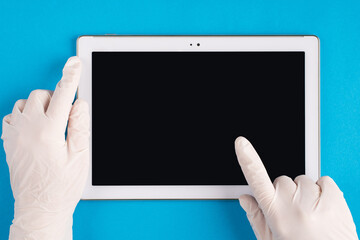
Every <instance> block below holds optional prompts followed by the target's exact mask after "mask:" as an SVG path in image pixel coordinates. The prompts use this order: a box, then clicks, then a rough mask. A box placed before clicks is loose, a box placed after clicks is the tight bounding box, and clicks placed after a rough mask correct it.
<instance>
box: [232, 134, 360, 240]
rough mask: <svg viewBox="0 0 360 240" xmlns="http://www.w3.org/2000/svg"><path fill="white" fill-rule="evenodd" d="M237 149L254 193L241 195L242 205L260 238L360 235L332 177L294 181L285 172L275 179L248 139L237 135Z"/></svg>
mask: <svg viewBox="0 0 360 240" xmlns="http://www.w3.org/2000/svg"><path fill="white" fill-rule="evenodd" d="M235 149H236V155H237V158H238V160H239V163H240V166H241V169H242V171H243V173H244V176H245V178H246V180H247V182H248V184H249V186H250V188H251V190H252V192H253V195H254V197H252V196H250V195H243V196H241V197H240V199H239V200H240V205H241V206H242V208H243V209H244V210H245V212H246V214H247V217H248V219H249V221H250V224H251V226H252V228H253V230H254V232H255V235H256V237H257V239H260V240H272V239H278V240H280V239H281V240H285V239H286V240H289V239H294V240H297V239H299V240H312V239H314V240H315V239H316V240H322V239H336V240H340V239H341V240H345V239H346V240H350V239H351V240H355V239H358V236H357V234H356V228H355V224H354V221H353V219H352V216H351V213H350V210H349V208H348V206H347V204H346V202H345V199H344V197H343V193H342V192H341V191H340V189H339V188H338V186H337V185H336V184H335V182H334V181H333V180H332V179H331V178H330V177H322V178H320V179H319V180H318V181H317V182H316V183H315V182H314V181H312V180H311V179H310V178H309V177H307V176H305V175H301V176H298V177H297V178H295V180H294V181H292V180H291V178H289V177H286V176H281V177H278V178H277V179H276V180H275V181H274V183H271V180H270V178H269V176H268V174H267V172H266V169H265V167H264V165H263V163H262V161H261V160H260V157H259V156H258V154H257V153H256V151H255V149H254V148H253V146H252V145H251V143H250V142H249V141H248V140H246V139H245V138H244V137H239V138H237V139H236V141H235ZM279 151H281V149H279Z"/></svg>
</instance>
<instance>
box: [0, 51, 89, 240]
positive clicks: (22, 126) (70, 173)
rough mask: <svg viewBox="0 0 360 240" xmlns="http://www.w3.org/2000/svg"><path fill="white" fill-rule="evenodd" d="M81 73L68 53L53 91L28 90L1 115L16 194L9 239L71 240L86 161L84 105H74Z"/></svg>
mask: <svg viewBox="0 0 360 240" xmlns="http://www.w3.org/2000/svg"><path fill="white" fill-rule="evenodd" d="M80 73H81V62H80V60H79V58H78V57H71V58H70V59H69V60H68V61H67V63H66V65H65V67H64V70H63V77H62V79H61V81H60V82H59V83H58V84H57V86H56V90H55V92H54V93H53V92H51V91H47V90H35V91H33V92H31V94H30V96H29V98H28V99H27V100H18V101H17V102H16V103H15V106H14V108H13V111H12V113H11V114H9V115H7V116H5V117H4V119H3V134H2V139H3V141H4V148H5V152H6V161H7V164H8V166H9V171H10V183H11V188H12V191H13V195H14V198H15V209H14V220H13V222H12V225H11V227H10V236H9V239H16V240H18V239H29V240H33V239H34V240H35V239H36V240H43V239H44V240H45V239H46V240H49V239H51V240H57V239H61V240H65V239H66V240H69V239H72V215H73V212H74V210H75V207H76V205H77V203H78V202H79V200H80V197H81V194H82V191H83V188H84V185H85V182H86V179H87V174H88V165H89V112H88V105H87V103H86V102H85V101H82V100H79V99H78V100H76V101H75V103H74V105H72V102H73V100H74V97H75V92H76V89H77V86H78V83H79V79H80ZM66 128H67V137H66V139H65V130H66Z"/></svg>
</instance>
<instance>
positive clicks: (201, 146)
mask: <svg viewBox="0 0 360 240" xmlns="http://www.w3.org/2000/svg"><path fill="white" fill-rule="evenodd" d="M77 55H78V56H79V57H80V59H81V61H82V63H83V73H82V76H81V80H80V84H79V89H78V97H79V98H82V99H85V100H86V101H87V102H88V103H89V104H90V114H91V144H90V153H91V154H90V155H91V157H90V172H89V178H88V181H87V184H86V187H85V190H84V194H83V199H236V198H238V197H239V196H240V195H241V194H244V193H251V192H250V189H249V187H248V186H247V183H246V180H245V178H244V176H243V174H242V172H241V169H240V166H239V164H238V161H237V159H236V155H235V150H234V141H235V139H236V138H237V137H238V136H245V137H246V138H247V139H249V141H250V142H251V143H252V144H253V145H254V147H255V149H256V150H257V152H258V153H259V155H260V157H261V159H262V161H263V162H264V165H265V167H266V169H267V171H268V173H269V176H270V178H271V179H272V180H274V179H275V178H276V177H278V176H280V175H288V176H290V177H291V178H295V177H296V176H298V175H301V174H306V175H308V176H309V177H311V178H312V179H313V180H317V179H318V177H319V175H320V168H319V163H320V157H319V40H318V38H317V37H315V36H123V35H120V36H81V37H79V38H78V40H77Z"/></svg>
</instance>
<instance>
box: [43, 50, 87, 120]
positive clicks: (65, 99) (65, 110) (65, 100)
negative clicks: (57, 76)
mask: <svg viewBox="0 0 360 240" xmlns="http://www.w3.org/2000/svg"><path fill="white" fill-rule="evenodd" d="M80 74H81V62H80V59H79V58H78V57H76V56H75V57H71V58H69V60H68V61H67V62H66V64H65V67H64V69H63V76H62V78H61V80H60V81H59V82H58V84H57V86H56V89H55V91H54V94H53V96H52V98H51V101H50V103H49V107H48V109H47V111H46V115H47V116H48V117H50V118H53V119H59V120H60V121H62V122H63V124H64V125H66V123H67V120H68V118H69V113H70V110H71V107H72V102H73V101H74V98H75V93H76V90H77V87H78V84H79V80H80Z"/></svg>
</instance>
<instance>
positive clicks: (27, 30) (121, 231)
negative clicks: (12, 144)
mask: <svg viewBox="0 0 360 240" xmlns="http://www.w3.org/2000/svg"><path fill="white" fill-rule="evenodd" d="M359 12H360V1H358V0H352V1H350V0H341V1H334V0H326V1H325V0H324V1H314V0H306V1H289V0H277V1H266V0H252V1H235V0H222V1H215V0H206V1H204V0H201V1H194V0H183V1H181V0H173V1H169V0H168V1H166V0H126V1H125V0H123V1H119V0H108V1H107V0H104V1H96V0H87V1H73V0H72V1H70V0H66V1H39V0H37V1H5V0H1V2H0V114H1V115H2V116H4V115H6V114H8V113H10V112H11V110H12V106H13V104H14V103H15V101H16V100H17V99H20V98H27V96H28V94H29V93H30V91H31V90H33V89H38V88H40V89H54V87H55V84H56V83H57V81H58V80H59V79H60V77H61V70H62V67H63V64H64V63H65V61H66V59H67V58H68V57H69V56H72V55H75V54H76V46H75V41H76V38H77V37H78V36H79V35H91V34H106V33H116V34H141V35H146V34H149V35H152V34H166V35H177V34H180V35H181V34H187V35H191V34H210V35H211V34H214V35H221V34H229V35H231V34H240V35H241V34H242V35H246V34H247V35H252V34H254V35H257V34H259V35H264V34H287V35H288V34H309V35H317V36H318V37H319V38H320V42H321V44H320V45H321V54H320V56H321V155H322V162H321V168H322V175H330V176H331V177H333V178H334V179H335V181H336V182H337V183H338V185H339V186H340V188H341V189H342V191H343V192H344V194H345V198H346V199H347V202H348V204H349V207H350V210H351V211H352V214H353V217H354V220H355V223H356V225H357V226H358V228H360V204H358V199H359V198H360V188H359V186H358V184H359V180H360V177H359V176H360V162H359V159H360V150H359V146H360V14H359ZM279 144H281V143H279ZM280 149H281V147H280V146H279V150H280ZM289 160H291V156H289ZM12 216H13V197H12V192H11V189H10V183H9V174H8V168H7V165H6V162H5V153H4V152H3V151H0V239H6V238H7V236H8V232H9V225H10V224H11V220H12ZM358 232H359V231H358ZM74 239H88V240H90V239H159V240H161V239H207V240H210V239H255V237H254V234H253V232H252V230H251V227H250V225H249V223H248V222H247V219H246V216H245V213H244V212H243V210H242V209H241V207H240V206H239V204H238V201H236V200H231V201H227V200H226V201H220V200H218V201H196V200H190V201H177V200H175V201H81V202H80V203H79V205H78V207H77V209H76V211H75V215H74Z"/></svg>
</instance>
